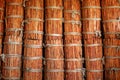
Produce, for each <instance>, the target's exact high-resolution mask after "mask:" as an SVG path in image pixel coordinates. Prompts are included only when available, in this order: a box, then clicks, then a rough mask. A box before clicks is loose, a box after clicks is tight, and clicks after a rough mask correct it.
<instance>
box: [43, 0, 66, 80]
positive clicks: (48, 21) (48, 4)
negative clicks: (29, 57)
mask: <svg viewBox="0 0 120 80" xmlns="http://www.w3.org/2000/svg"><path fill="white" fill-rule="evenodd" d="M62 1H63V0H45V63H44V65H45V66H44V79H45V80H64V52H63V39H62V31H63V30H62V29H63V28H62V22H63V19H62V18H63V14H62V13H63V2H62Z"/></svg>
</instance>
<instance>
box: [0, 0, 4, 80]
mask: <svg viewBox="0 0 120 80" xmlns="http://www.w3.org/2000/svg"><path fill="white" fill-rule="evenodd" d="M4 12H5V1H4V0H0V55H1V56H2V40H3V34H4V26H5V25H4V19H5V17H4ZM1 68H2V66H1V60H0V74H1ZM0 79H1V77H0Z"/></svg>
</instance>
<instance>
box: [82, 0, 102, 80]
mask: <svg viewBox="0 0 120 80" xmlns="http://www.w3.org/2000/svg"><path fill="white" fill-rule="evenodd" d="M100 20H101V7H100V0H83V1H82V23H83V38H84V52H85V63H86V64H85V66H86V80H103V63H102V60H103V58H102V57H103V55H102V38H101V25H100V22H101V21H100Z"/></svg>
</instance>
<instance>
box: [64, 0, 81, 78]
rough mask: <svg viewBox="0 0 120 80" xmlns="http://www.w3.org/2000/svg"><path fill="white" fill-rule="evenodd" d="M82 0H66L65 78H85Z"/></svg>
mask: <svg viewBox="0 0 120 80" xmlns="http://www.w3.org/2000/svg"><path fill="white" fill-rule="evenodd" d="M80 18H81V14H80V1H79V0H70V1H69V0H64V36H65V37H64V51H65V80H83V74H82V72H83V64H82V62H83V61H82V60H83V59H82V42H81V22H80Z"/></svg>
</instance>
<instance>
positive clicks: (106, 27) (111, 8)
mask: <svg viewBox="0 0 120 80" xmlns="http://www.w3.org/2000/svg"><path fill="white" fill-rule="evenodd" d="M101 2H102V19H103V21H102V23H103V31H104V38H107V39H108V38H110V39H120V2H119V0H102V1H101Z"/></svg>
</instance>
